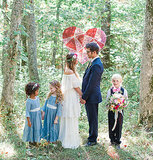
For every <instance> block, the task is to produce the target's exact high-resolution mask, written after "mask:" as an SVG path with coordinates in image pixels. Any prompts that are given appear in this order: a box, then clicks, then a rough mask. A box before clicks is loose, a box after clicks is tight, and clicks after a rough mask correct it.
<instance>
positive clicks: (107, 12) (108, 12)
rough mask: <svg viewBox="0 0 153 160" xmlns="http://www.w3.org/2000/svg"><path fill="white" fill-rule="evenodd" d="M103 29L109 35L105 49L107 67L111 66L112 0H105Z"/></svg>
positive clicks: (104, 61) (104, 56) (104, 62)
mask: <svg viewBox="0 0 153 160" xmlns="http://www.w3.org/2000/svg"><path fill="white" fill-rule="evenodd" d="M101 14H102V16H101V17H102V24H101V29H102V30H103V31H104V32H105V33H106V35H107V41H106V44H105V48H104V49H103V51H102V53H103V64H104V67H105V68H109V67H110V24H111V3H110V0H105V8H104V9H103V10H102V13H101Z"/></svg>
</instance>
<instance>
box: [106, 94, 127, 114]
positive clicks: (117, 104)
mask: <svg viewBox="0 0 153 160" xmlns="http://www.w3.org/2000/svg"><path fill="white" fill-rule="evenodd" d="M127 105H128V101H127V98H126V97H124V96H123V95H122V94H120V93H114V94H113V95H112V96H110V97H109V99H108V104H107V106H108V109H109V110H111V111H113V112H115V111H121V110H122V109H124V108H125V107H127Z"/></svg>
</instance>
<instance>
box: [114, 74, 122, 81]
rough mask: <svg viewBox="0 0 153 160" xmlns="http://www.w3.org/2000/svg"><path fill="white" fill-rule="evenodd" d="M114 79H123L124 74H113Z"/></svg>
mask: <svg viewBox="0 0 153 160" xmlns="http://www.w3.org/2000/svg"><path fill="white" fill-rule="evenodd" d="M113 79H120V80H121V81H122V76H121V75H120V74H113V76H112V80H113Z"/></svg>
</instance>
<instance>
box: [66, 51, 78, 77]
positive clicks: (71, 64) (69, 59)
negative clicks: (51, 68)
mask: <svg viewBox="0 0 153 160" xmlns="http://www.w3.org/2000/svg"><path fill="white" fill-rule="evenodd" d="M65 64H66V68H68V69H70V70H72V71H73V72H74V74H75V75H76V76H77V77H78V74H77V73H76V69H75V66H76V64H77V54H75V53H70V54H67V55H66V63H65Z"/></svg>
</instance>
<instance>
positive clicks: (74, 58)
mask: <svg viewBox="0 0 153 160" xmlns="http://www.w3.org/2000/svg"><path fill="white" fill-rule="evenodd" d="M77 57H78V55H77V54H76V53H75V54H74V55H73V56H72V58H70V59H67V61H72V60H76V59H77Z"/></svg>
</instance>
